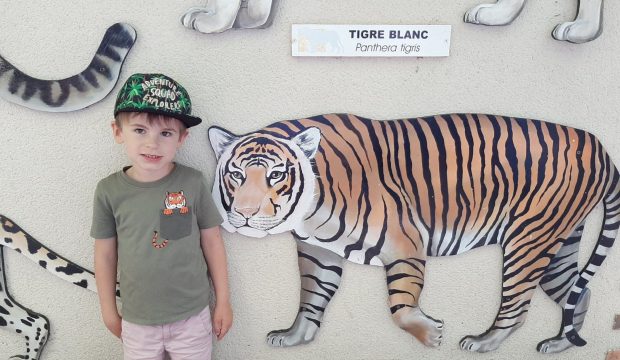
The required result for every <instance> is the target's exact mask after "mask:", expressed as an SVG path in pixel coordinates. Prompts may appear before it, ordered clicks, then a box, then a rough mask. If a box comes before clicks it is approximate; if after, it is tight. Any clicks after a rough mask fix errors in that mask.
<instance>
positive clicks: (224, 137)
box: [209, 126, 239, 160]
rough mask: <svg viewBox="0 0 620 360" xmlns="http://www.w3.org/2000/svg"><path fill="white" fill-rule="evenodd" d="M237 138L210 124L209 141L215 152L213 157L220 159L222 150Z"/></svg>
mask: <svg viewBox="0 0 620 360" xmlns="http://www.w3.org/2000/svg"><path fill="white" fill-rule="evenodd" d="M238 138H239V137H238V136H237V135H235V134H233V133H231V132H229V131H227V130H224V129H222V128H220V127H217V126H211V127H210V128H209V141H210V142H211V147H212V148H213V151H214V152H215V158H216V159H217V160H219V159H220V156H222V154H223V153H224V150H226V148H227V147H228V146H229V145H230V144H232V143H233V142H234V141H235V140H237V139H238Z"/></svg>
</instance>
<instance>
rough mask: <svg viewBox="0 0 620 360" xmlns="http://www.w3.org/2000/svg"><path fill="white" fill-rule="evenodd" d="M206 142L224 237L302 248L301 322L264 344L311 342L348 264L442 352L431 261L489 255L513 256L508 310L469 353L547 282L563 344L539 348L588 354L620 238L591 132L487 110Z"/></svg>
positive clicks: (606, 173) (481, 347)
mask: <svg viewBox="0 0 620 360" xmlns="http://www.w3.org/2000/svg"><path fill="white" fill-rule="evenodd" d="M209 139H210V141H211V145H212V147H213V149H214V151H215V154H216V157H217V159H218V162H217V168H216V173H215V183H214V186H213V194H212V195H213V199H214V200H215V203H216V206H217V207H218V210H219V211H220V214H221V215H222V216H223V218H224V219H225V221H224V223H223V224H222V226H223V227H224V228H225V229H226V230H228V231H230V232H239V233H240V234H243V235H247V236H252V237H264V236H266V235H268V234H277V233H282V232H286V231H290V232H292V234H293V237H294V238H295V239H296V243H297V255H298V265H299V270H300V277H301V298H300V305H299V312H298V314H297V317H296V319H295V320H294V322H293V323H292V325H291V327H290V328H288V329H284V330H276V331H272V332H270V333H269V334H268V335H267V342H268V343H269V344H270V345H273V346H293V345H298V344H303V343H308V342H310V341H312V340H313V339H314V337H315V335H316V333H317V331H318V330H319V327H320V325H321V321H322V318H323V314H324V311H325V309H326V307H327V306H328V304H329V302H330V300H331V299H332V297H333V296H334V295H335V294H336V292H337V290H338V287H339V284H340V280H341V277H342V271H343V262H344V261H345V260H349V261H352V262H354V263H359V264H368V265H379V266H382V267H383V268H384V269H385V272H386V281H387V287H388V294H387V296H388V299H389V306H390V311H391V313H392V317H393V319H394V321H395V322H396V324H397V325H398V326H399V327H401V328H402V329H404V330H405V331H407V332H409V333H410V334H411V335H413V336H415V337H416V338H417V339H418V340H419V341H420V342H422V343H423V344H425V345H427V346H430V347H435V346H438V345H439V344H440V343H441V341H442V331H443V322H442V321H440V320H436V319H434V318H432V317H430V316H428V315H427V314H425V313H424V312H423V311H422V309H421V308H420V306H419V299H420V295H421V292H422V288H423V286H424V273H425V267H426V261H427V259H428V257H431V256H452V255H457V254H460V253H463V252H466V251H469V250H472V249H475V248H478V247H481V246H487V245H495V246H500V247H501V249H502V252H503V269H502V273H503V276H502V279H503V280H502V291H501V295H502V297H501V305H500V308H499V311H498V313H497V315H496V318H495V321H494V323H493V324H492V326H491V327H490V328H489V329H488V330H487V331H486V332H484V333H482V334H480V335H470V336H466V337H465V338H463V339H462V340H461V342H460V346H461V348H462V349H463V350H466V351H477V352H486V351H491V350H494V349H496V348H497V347H499V345H500V343H501V342H502V341H503V340H504V339H506V338H507V337H508V336H509V335H510V334H511V333H513V332H514V331H515V330H516V329H517V328H519V327H520V326H521V325H522V324H523V323H524V321H525V318H526V315H527V313H528V309H529V306H530V301H531V299H532V296H533V294H534V290H535V288H536V287H537V286H540V287H541V288H542V289H543V291H544V292H545V293H546V294H547V295H548V296H549V297H550V298H551V299H553V300H554V301H555V302H556V303H557V304H558V305H559V306H560V307H561V308H562V326H561V327H560V331H559V334H558V335H557V336H555V337H552V338H549V339H546V340H543V341H542V342H541V343H540V344H539V345H538V351H540V352H542V353H553V352H559V351H563V350H565V349H567V348H569V347H571V346H573V345H579V346H582V345H584V344H585V341H584V340H583V339H582V338H581V337H580V336H579V334H578V331H579V330H580V328H581V326H582V324H583V320H584V317H585V315H586V312H587V309H588V302H589V298H590V290H589V289H588V288H587V284H588V282H589V280H590V279H591V278H592V276H594V274H595V273H596V271H597V270H598V269H599V267H600V265H601V264H602V262H603V260H604V259H605V257H606V255H607V252H608V251H609V249H610V248H611V246H612V245H613V243H614V240H615V238H616V235H617V233H618V228H619V227H620V181H619V180H620V174H619V173H618V170H617V168H616V166H615V165H614V164H613V162H612V160H611V158H610V157H609V155H608V154H607V152H606V151H605V149H604V148H603V146H602V145H601V143H600V142H599V140H598V139H597V138H596V137H595V136H593V135H592V134H590V133H588V132H586V131H583V130H579V129H575V128H570V127H567V126H561V125H557V124H552V123H548V122H543V121H539V120H531V119H524V118H514V117H506V116H495V115H483V114H450V115H436V116H427V117H420V118H410V119H400V120H386V121H378V120H371V119H366V118H362V117H359V116H355V115H350V114H329V115H321V116H315V117H311V118H304V119H299V120H289V121H281V122H277V123H275V124H272V125H270V126H267V127H265V128H263V129H260V130H258V131H256V132H252V133H249V134H246V135H235V134H232V133H230V132H228V131H226V130H225V129H222V128H219V127H211V128H210V129H209ZM599 204H600V205H602V207H603V209H604V220H603V226H602V229H601V232H600V236H599V238H598V241H597V243H596V246H595V247H594V250H593V252H592V255H591V256H590V258H589V260H588V262H587V263H586V264H585V266H584V267H583V268H582V270H581V272H580V271H579V268H578V263H577V259H578V250H579V242H580V239H581V235H582V230H583V226H584V221H585V219H586V217H587V216H588V215H589V214H590V213H591V211H592V209H593V208H594V207H595V206H596V205H599Z"/></svg>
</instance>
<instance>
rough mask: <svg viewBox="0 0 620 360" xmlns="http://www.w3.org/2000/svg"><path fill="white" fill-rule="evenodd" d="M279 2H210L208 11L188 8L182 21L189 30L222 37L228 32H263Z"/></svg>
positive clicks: (270, 21) (237, 0) (244, 0)
mask: <svg viewBox="0 0 620 360" xmlns="http://www.w3.org/2000/svg"><path fill="white" fill-rule="evenodd" d="M276 5H277V0H209V2H208V3H207V6H205V7H192V8H189V9H188V10H187V11H186V12H185V14H183V16H182V17H181V23H182V24H183V26H185V27H186V28H188V29H192V30H196V31H199V32H202V33H206V34H209V33H219V32H223V31H226V30H228V29H232V28H237V29H263V28H266V27H269V26H270V25H271V23H272V21H273V15H272V14H273V9H274V8H275V7H276Z"/></svg>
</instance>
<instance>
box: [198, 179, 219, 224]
mask: <svg viewBox="0 0 620 360" xmlns="http://www.w3.org/2000/svg"><path fill="white" fill-rule="evenodd" d="M196 218H197V221H198V228H199V229H209V228H212V227H214V226H218V225H221V224H222V222H223V221H224V220H223V219H222V216H221V215H220V212H219V211H218V209H217V207H216V206H215V202H214V201H213V198H212V197H211V191H210V190H209V187H208V185H207V181H206V180H205V178H204V177H202V182H201V185H200V196H199V197H198V202H197V204H196Z"/></svg>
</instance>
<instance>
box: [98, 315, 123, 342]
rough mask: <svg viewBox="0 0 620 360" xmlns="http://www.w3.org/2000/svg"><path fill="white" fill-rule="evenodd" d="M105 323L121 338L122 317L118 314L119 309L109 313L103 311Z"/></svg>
mask: <svg viewBox="0 0 620 360" xmlns="http://www.w3.org/2000/svg"><path fill="white" fill-rule="evenodd" d="M101 315H102V317H103V323H104V324H105V327H107V328H108V330H110V332H111V333H112V334H113V335H114V336H116V337H117V338H119V339H120V337H121V331H122V318H121V317H120V315H118V312H117V311H113V312H112V311H110V312H109V313H106V312H104V313H102V314H101Z"/></svg>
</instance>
